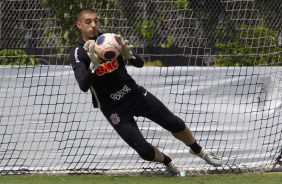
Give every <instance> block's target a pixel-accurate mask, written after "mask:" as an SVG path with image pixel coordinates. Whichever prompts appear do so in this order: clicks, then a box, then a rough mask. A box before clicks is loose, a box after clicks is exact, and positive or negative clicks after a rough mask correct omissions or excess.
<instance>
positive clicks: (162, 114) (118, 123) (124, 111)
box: [102, 88, 185, 150]
mask: <svg viewBox="0 0 282 184" xmlns="http://www.w3.org/2000/svg"><path fill="white" fill-rule="evenodd" d="M102 113H103V114H104V116H105V117H106V118H107V120H108V121H109V122H110V123H111V124H112V126H113V128H114V129H115V130H116V131H117V133H118V134H119V135H120V136H121V137H122V139H123V140H124V141H125V142H127V143H128V144H129V145H130V146H131V147H133V148H134V149H135V150H136V149H138V148H137V147H136V145H139V146H138V147H139V148H140V149H141V148H142V147H143V146H146V145H147V144H148V143H147V141H146V140H145V138H144V137H143V135H142V134H141V132H140V130H139V128H138V126H137V123H136V121H135V119H134V116H136V117H138V116H142V117H145V118H148V119H150V120H151V121H153V122H155V123H157V124H159V125H160V126H161V127H163V128H164V129H166V130H168V131H170V132H172V133H177V132H181V131H183V130H184V129H185V123H184V121H183V120H182V119H180V118H179V117H177V116H175V115H174V114H173V113H172V112H171V111H170V110H169V109H168V108H167V107H166V106H165V105H164V104H163V103H162V102H161V101H160V100H158V99H157V98H156V97H155V96H154V95H152V94H151V93H150V92H148V91H146V90H145V89H144V88H140V89H139V90H137V91H135V92H134V94H132V95H131V96H130V98H128V99H127V100H126V101H124V102H122V104H121V105H119V106H116V107H114V108H107V109H103V110H102ZM137 143H138V144H137Z"/></svg>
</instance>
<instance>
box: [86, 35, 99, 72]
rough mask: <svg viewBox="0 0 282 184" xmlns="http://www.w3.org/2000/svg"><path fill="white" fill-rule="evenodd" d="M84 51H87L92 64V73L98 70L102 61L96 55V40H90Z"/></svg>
mask: <svg viewBox="0 0 282 184" xmlns="http://www.w3.org/2000/svg"><path fill="white" fill-rule="evenodd" d="M84 49H85V50H86V51H87V55H88V56H89V58H90V60H91V63H90V67H89V68H90V69H91V70H92V73H94V72H95V70H97V68H98V67H99V63H100V59H99V57H98V55H97V54H96V53H95V41H94V40H88V41H87V42H86V43H85V44H84Z"/></svg>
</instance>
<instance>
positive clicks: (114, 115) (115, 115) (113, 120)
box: [110, 113, 120, 125]
mask: <svg viewBox="0 0 282 184" xmlns="http://www.w3.org/2000/svg"><path fill="white" fill-rule="evenodd" d="M110 119H111V121H112V123H113V124H114V125H117V124H118V123H119V122H120V118H119V117H118V114H117V113H115V114H112V115H111V116H110Z"/></svg>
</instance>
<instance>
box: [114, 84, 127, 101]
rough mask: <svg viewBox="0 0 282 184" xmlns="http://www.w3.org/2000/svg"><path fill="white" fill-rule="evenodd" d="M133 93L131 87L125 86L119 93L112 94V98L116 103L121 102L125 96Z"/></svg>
mask: <svg viewBox="0 0 282 184" xmlns="http://www.w3.org/2000/svg"><path fill="white" fill-rule="evenodd" d="M130 91H131V89H130V88H129V87H127V86H126V85H124V86H123V88H122V89H120V90H118V91H117V92H115V93H113V94H111V96H110V97H111V98H112V99H113V100H114V101H117V100H120V99H121V98H122V97H123V96H124V95H126V94H127V93H129V92H130Z"/></svg>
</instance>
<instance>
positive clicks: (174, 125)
mask: <svg viewBox="0 0 282 184" xmlns="http://www.w3.org/2000/svg"><path fill="white" fill-rule="evenodd" d="M147 96H150V100H148V101H147V102H146V103H144V104H145V106H144V107H142V106H141V107H140V108H142V109H143V114H142V115H144V116H145V117H146V118H148V119H150V120H152V121H154V122H156V123H157V124H159V125H160V126H162V127H163V128H165V129H166V130H168V131H170V132H171V133H172V135H173V136H174V137H175V138H177V139H178V140H180V141H182V142H183V143H184V144H186V145H187V146H189V147H190V150H191V151H190V153H192V154H194V155H197V156H199V157H201V158H202V159H204V160H205V161H206V162H207V163H208V164H210V165H213V166H220V165H221V164H222V163H221V159H219V158H218V157H217V155H215V154H214V153H211V152H209V151H207V150H205V149H204V148H202V147H201V146H200V145H199V144H198V143H197V141H196V139H195V137H194V136H193V134H192V133H191V131H190V129H189V128H188V127H187V126H186V124H185V122H184V121H183V120H182V119H180V118H179V117H177V116H175V115H174V114H173V113H172V112H171V111H170V110H169V109H168V108H167V107H166V106H165V105H164V104H163V103H162V102H161V101H159V100H158V99H157V98H156V97H155V96H153V95H151V94H150V93H149V92H148V95H147ZM144 109H146V110H147V111H146V110H144ZM145 112H148V113H145Z"/></svg>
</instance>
